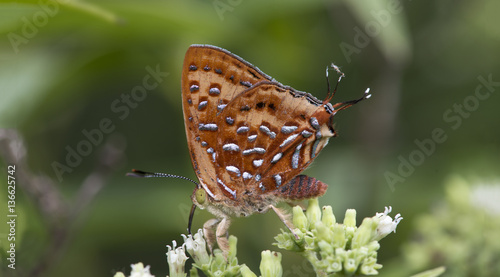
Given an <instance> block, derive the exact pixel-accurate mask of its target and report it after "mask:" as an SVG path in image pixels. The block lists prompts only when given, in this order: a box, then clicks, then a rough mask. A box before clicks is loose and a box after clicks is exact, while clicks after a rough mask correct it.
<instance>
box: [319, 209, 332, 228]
mask: <svg viewBox="0 0 500 277" xmlns="http://www.w3.org/2000/svg"><path fill="white" fill-rule="evenodd" d="M321 222H323V224H325V225H326V226H327V227H329V228H333V224H335V216H334V215H333V211H332V207H331V206H323V216H322V217H321Z"/></svg>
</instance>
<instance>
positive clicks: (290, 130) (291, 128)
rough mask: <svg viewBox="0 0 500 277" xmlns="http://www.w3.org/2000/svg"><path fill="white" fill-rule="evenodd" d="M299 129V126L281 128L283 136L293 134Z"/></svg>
mask: <svg viewBox="0 0 500 277" xmlns="http://www.w3.org/2000/svg"><path fill="white" fill-rule="evenodd" d="M297 128H298V127H297V126H287V125H285V126H283V127H281V132H282V133H283V134H286V135H288V134H290V133H291V132H293V131H295V130H297Z"/></svg>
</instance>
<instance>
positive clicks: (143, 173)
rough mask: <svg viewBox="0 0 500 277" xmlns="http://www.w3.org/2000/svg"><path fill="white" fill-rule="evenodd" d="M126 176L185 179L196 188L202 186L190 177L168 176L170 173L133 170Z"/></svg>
mask: <svg viewBox="0 0 500 277" xmlns="http://www.w3.org/2000/svg"><path fill="white" fill-rule="evenodd" d="M126 176H129V177H136V178H153V177H165V178H176V179H183V180H186V181H190V182H192V183H193V184H195V185H196V187H199V186H200V184H198V183H197V182H195V181H194V180H191V179H189V178H188V177H184V176H179V175H174V174H168V173H161V172H146V171H142V170H137V169H132V172H129V173H127V174H126Z"/></svg>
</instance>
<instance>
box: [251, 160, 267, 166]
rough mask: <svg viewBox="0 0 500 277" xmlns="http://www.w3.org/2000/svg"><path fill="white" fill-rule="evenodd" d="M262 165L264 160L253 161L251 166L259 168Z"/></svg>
mask: <svg viewBox="0 0 500 277" xmlns="http://www.w3.org/2000/svg"><path fill="white" fill-rule="evenodd" d="M262 163H264V160H253V165H255V166H256V167H259V166H261V165H262Z"/></svg>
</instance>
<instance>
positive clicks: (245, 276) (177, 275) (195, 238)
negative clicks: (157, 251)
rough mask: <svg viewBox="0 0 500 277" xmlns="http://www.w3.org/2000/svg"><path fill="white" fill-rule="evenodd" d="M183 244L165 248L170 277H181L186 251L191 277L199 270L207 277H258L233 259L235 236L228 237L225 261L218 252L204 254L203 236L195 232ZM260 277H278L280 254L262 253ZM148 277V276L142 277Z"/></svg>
mask: <svg viewBox="0 0 500 277" xmlns="http://www.w3.org/2000/svg"><path fill="white" fill-rule="evenodd" d="M182 237H183V239H184V243H183V244H182V245H181V246H179V247H177V243H176V242H175V241H173V242H172V245H173V247H170V246H169V245H168V246H167V247H168V252H167V261H168V265H169V267H170V277H184V276H186V273H185V272H184V269H185V263H186V260H187V259H188V258H187V256H186V254H185V251H187V252H188V253H189V255H190V256H191V257H192V258H193V261H194V263H193V267H192V268H191V270H190V272H189V273H190V276H191V277H196V276H199V275H198V270H201V271H202V272H203V273H204V274H205V275H206V276H242V277H257V275H255V273H253V272H252V271H251V270H250V269H249V268H248V267H247V266H246V265H244V264H243V265H239V264H238V259H237V258H236V252H237V251H236V244H237V239H236V237H235V236H229V252H228V253H227V257H225V256H224V255H223V253H222V251H221V250H220V249H215V250H214V251H213V253H212V255H210V254H209V253H208V251H207V245H206V242H205V239H204V237H203V232H202V231H201V229H200V230H198V232H197V233H196V234H194V235H187V236H186V235H182ZM260 271H261V274H262V275H261V276H262V277H276V276H281V275H282V272H283V269H282V267H281V254H280V253H276V252H272V251H269V250H267V251H263V252H262V260H261V264H260ZM145 277H149V276H145Z"/></svg>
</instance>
